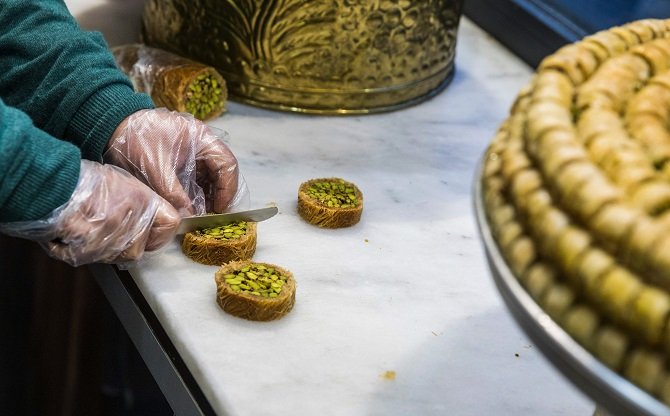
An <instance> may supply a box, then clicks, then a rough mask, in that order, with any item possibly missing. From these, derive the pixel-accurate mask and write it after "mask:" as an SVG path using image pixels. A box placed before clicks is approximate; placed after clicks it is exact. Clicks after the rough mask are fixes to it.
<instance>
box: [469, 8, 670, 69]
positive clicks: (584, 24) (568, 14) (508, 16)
mask: <svg viewBox="0 0 670 416" xmlns="http://www.w3.org/2000/svg"><path fill="white" fill-rule="evenodd" d="M465 15H466V16H467V17H468V18H470V20H472V21H473V22H475V23H476V24H477V25H478V26H480V27H482V28H483V29H484V30H486V31H487V32H489V33H490V34H491V35H493V36H494V37H495V38H497V39H498V40H499V41H500V42H502V43H503V44H504V45H505V46H507V47H508V48H509V49H510V50H511V51H512V52H514V53H515V54H516V55H518V56H519V57H520V58H521V59H523V60H524V61H525V62H526V63H528V64H529V65H531V66H533V67H536V66H537V64H538V63H539V62H540V61H541V60H542V58H543V57H545V56H547V55H549V54H551V53H552V52H554V51H555V50H556V49H558V48H559V47H561V46H563V45H565V44H567V43H572V42H575V41H577V40H579V39H581V38H583V37H584V36H586V35H588V34H591V33H594V32H596V31H599V30H603V29H607V28H609V27H612V26H618V25H621V24H624V23H627V22H631V21H633V20H638V19H643V18H650V17H654V18H668V17H670V0H465Z"/></svg>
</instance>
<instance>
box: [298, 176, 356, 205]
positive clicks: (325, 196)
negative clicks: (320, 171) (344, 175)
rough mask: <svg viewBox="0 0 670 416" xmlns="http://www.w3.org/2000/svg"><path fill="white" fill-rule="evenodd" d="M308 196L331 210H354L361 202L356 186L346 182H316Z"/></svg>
mask: <svg viewBox="0 0 670 416" xmlns="http://www.w3.org/2000/svg"><path fill="white" fill-rule="evenodd" d="M306 192H307V195H309V196H310V197H312V198H314V199H315V200H317V201H319V202H320V203H322V204H323V205H325V206H327V207H331V208H353V207H355V206H357V205H358V204H359V203H360V202H359V200H358V198H357V197H356V191H355V189H354V186H353V185H352V184H350V183H348V182H346V181H344V180H341V179H340V180H337V181H323V182H314V183H312V184H311V186H310V187H309V188H307V190H306Z"/></svg>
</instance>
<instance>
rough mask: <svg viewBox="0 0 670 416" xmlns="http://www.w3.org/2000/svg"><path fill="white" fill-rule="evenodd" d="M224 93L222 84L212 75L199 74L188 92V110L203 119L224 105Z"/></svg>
mask: <svg viewBox="0 0 670 416" xmlns="http://www.w3.org/2000/svg"><path fill="white" fill-rule="evenodd" d="M222 94H223V88H222V86H221V85H220V84H219V83H218V82H217V81H216V79H214V78H213V77H212V76H211V75H209V74H202V75H198V76H197V77H196V79H195V80H194V81H193V82H192V83H191V85H190V86H189V88H188V91H187V92H186V97H187V100H186V111H188V112H189V113H191V114H193V115H194V116H195V117H197V118H199V119H201V120H202V119H204V118H206V117H207V115H209V114H210V113H211V112H213V111H216V110H219V109H221V107H223V104H224V98H223V95H222Z"/></svg>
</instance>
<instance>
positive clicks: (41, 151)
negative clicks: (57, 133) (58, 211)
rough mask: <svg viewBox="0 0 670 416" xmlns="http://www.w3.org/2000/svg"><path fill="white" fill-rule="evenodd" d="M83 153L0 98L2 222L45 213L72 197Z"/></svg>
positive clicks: (31, 217)
mask: <svg viewBox="0 0 670 416" xmlns="http://www.w3.org/2000/svg"><path fill="white" fill-rule="evenodd" d="M80 159H81V155H80V152H79V149H77V147H75V146H74V145H72V144H70V143H67V142H64V141H61V140H58V139H56V138H54V137H51V136H49V135H48V134H47V133H45V132H43V131H41V130H40V129H38V128H36V127H35V126H34V125H33V124H32V122H31V121H30V118H29V117H28V116H27V115H26V114H24V113H23V112H21V111H19V110H17V109H15V108H11V107H8V106H6V105H5V104H4V103H3V102H2V100H0V222H11V221H27V220H34V219H38V218H41V217H43V216H45V215H46V214H48V213H50V212H51V211H53V210H54V209H55V208H57V207H59V206H61V205H62V204H64V203H65V202H67V200H68V199H69V198H70V195H72V192H73V191H74V189H75V187H76V185H77V180H78V178H79V165H80Z"/></svg>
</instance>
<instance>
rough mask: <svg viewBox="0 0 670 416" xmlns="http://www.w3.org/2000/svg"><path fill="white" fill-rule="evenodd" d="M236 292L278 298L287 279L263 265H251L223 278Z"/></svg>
mask: <svg viewBox="0 0 670 416" xmlns="http://www.w3.org/2000/svg"><path fill="white" fill-rule="evenodd" d="M223 278H224V280H225V282H226V283H227V284H228V285H229V286H230V287H231V289H233V290H234V291H235V292H246V293H249V294H252V295H256V296H262V297H264V298H276V297H277V296H279V294H280V293H281V290H282V287H283V286H284V284H285V283H286V280H287V277H286V276H284V275H283V274H281V273H280V272H279V271H277V270H275V269H274V268H273V267H266V266H264V265H262V264H257V263H251V264H249V265H248V266H245V267H243V268H241V269H240V270H235V271H232V272H230V273H228V274H226V275H224V276H223Z"/></svg>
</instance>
